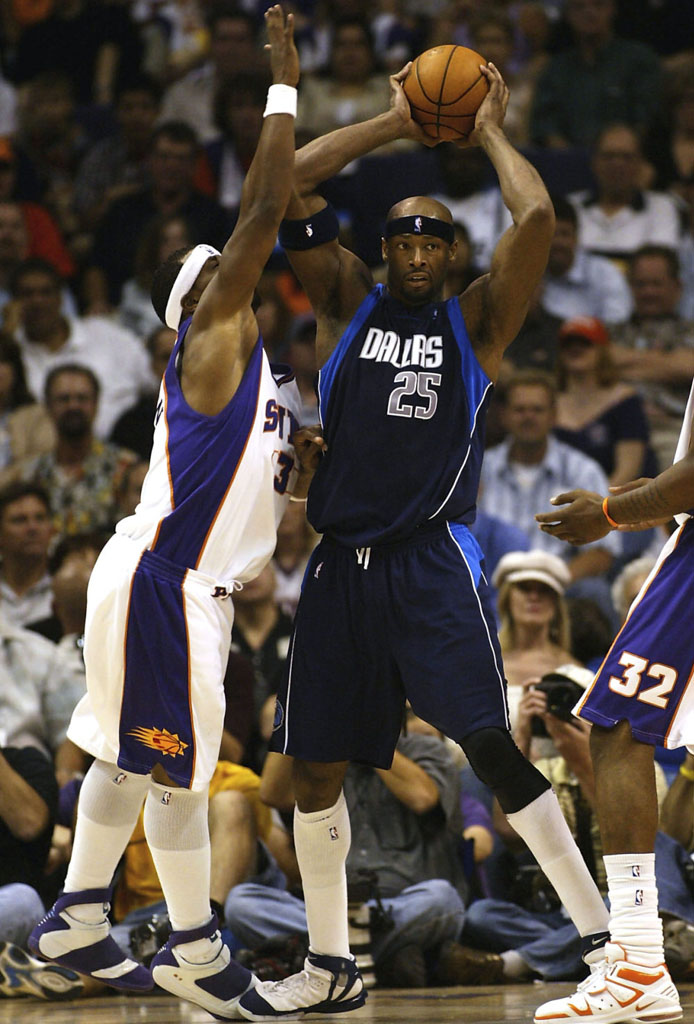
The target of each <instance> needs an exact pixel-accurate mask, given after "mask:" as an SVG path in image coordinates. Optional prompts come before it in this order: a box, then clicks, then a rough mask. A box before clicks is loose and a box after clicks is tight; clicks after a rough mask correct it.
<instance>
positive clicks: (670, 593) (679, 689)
mask: <svg viewBox="0 0 694 1024" xmlns="http://www.w3.org/2000/svg"><path fill="white" fill-rule="evenodd" d="M693 597H694V520H692V519H690V520H688V522H687V523H686V524H685V526H684V528H683V529H682V532H681V534H680V536H679V540H678V543H677V545H676V547H675V548H674V549H673V551H671V552H670V554H669V555H668V556H667V558H665V559H664V560H663V562H662V564H661V565H660V567H659V569H658V572H657V574H656V576H654V577H653V579H652V580H651V583H650V586H649V587H648V590H647V591H646V593H645V594H644V595H643V597H642V598H641V600H640V601H639V603H638V605H636V607H635V608H634V610H633V612H632V613H631V615H630V616H629V618H628V619H627V621H626V623H625V624H624V626H623V627H622V630H621V632H620V633H619V634H618V636H617V638H616V640H615V642H614V644H613V645H612V648H611V650H610V651H609V653H608V655H607V658H606V659H605V662H604V664H603V665H602V667H601V669H600V671H599V673H598V675H597V677H596V679H595V682H594V684H593V686H592V688H591V690H590V691H589V694H588V696H587V698H586V699H585V703H584V704H583V706H582V708H581V710H580V717H581V718H585V719H587V720H588V721H589V722H594V723H595V724H596V725H605V726H612V725H614V724H616V723H617V722H619V721H621V720H622V719H626V720H627V721H628V722H629V723H630V724H631V729H632V733H633V735H634V736H635V738H636V739H639V740H641V741H642V742H644V743H652V744H658V745H665V739H666V737H667V734H668V730H669V729H670V725H671V722H672V719H673V717H674V715H675V712H676V711H677V708H678V706H679V703H680V701H681V699H682V696H683V694H684V691H685V689H686V688H687V684H688V682H689V679H690V676H691V675H692V669H693V668H694V638H693V636H692V626H691V610H692V598H693ZM628 655H632V656H634V657H635V658H640V659H643V661H644V662H645V663H646V666H645V667H643V662H640V663H637V665H636V669H635V670H633V671H639V670H640V669H641V668H643V671H642V672H641V676H640V681H639V683H638V688H635V692H634V693H633V695H632V696H625V695H624V694H623V693H620V692H615V685H616V686H619V683H617V684H615V683H614V682H613V684H612V686H610V679H611V678H613V677H615V678H617V679H619V680H623V679H626V678H627V666H625V665H624V664H620V658H623V659H624V660H626V658H627V656H628ZM658 666H665V667H667V668H670V669H674V671H675V672H676V674H677V675H676V681H675V683H674V686H673V687H672V688H671V689H670V690H669V692H667V693H665V692H664V691H663V690H662V683H663V675H662V673H661V672H660V670H659V668H658ZM633 671H632V678H634V679H635V675H634V674H633ZM649 672H650V674H649ZM665 678H666V679H667V678H672V677H671V675H670V673H666V675H665ZM655 688H658V690H659V691H660V693H661V694H662V696H661V697H660V700H661V702H665V703H666V707H664V708H662V707H657V706H654V705H653V703H649V699H650V700H651V701H652V700H653V699H656V700H657V699H658V693H657V692H656V689H655ZM654 694H655V698H654Z"/></svg>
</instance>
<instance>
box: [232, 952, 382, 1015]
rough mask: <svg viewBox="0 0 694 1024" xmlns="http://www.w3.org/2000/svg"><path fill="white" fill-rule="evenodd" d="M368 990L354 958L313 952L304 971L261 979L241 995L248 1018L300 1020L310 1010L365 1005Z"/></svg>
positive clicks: (340, 1010) (333, 1010)
mask: <svg viewBox="0 0 694 1024" xmlns="http://www.w3.org/2000/svg"><path fill="white" fill-rule="evenodd" d="M365 1000H366V990H365V989H364V984H363V982H362V978H361V974H360V973H359V968H358V967H357V965H356V962H355V960H354V958H353V957H341V956H324V955H322V954H320V953H314V952H312V951H311V952H309V954H308V956H307V957H306V960H305V961H304V969H303V971H299V973H298V974H292V975H291V976H290V977H289V978H285V979H284V981H261V982H259V983H258V984H257V985H256V987H255V988H254V989H251V991H249V992H246V993H245V995H243V996H241V999H240V1000H239V1003H238V1010H239V1011H240V1012H241V1014H242V1015H243V1016H244V1017H245V1018H246V1019H247V1020H255V1021H272V1020H277V1018H278V1017H284V1019H285V1020H300V1019H301V1018H302V1017H303V1016H304V1015H305V1014H307V1013H320V1014H326V1013H328V1014H330V1013H345V1012H346V1011H347V1010H355V1009H356V1008H357V1007H358V1006H363V1005H364V1002H365Z"/></svg>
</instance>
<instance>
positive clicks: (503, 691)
mask: <svg viewBox="0 0 694 1024" xmlns="http://www.w3.org/2000/svg"><path fill="white" fill-rule="evenodd" d="M446 529H447V530H448V533H449V535H450V538H451V540H452V541H453V543H454V544H455V546H456V547H457V549H458V551H459V552H460V557H461V558H462V560H463V562H464V563H465V568H466V569H467V571H468V572H469V573H470V582H471V583H472V589H473V591H474V594H475V597H476V598H477V604H478V607H479V610H480V618H481V619H482V622H483V623H484V629H485V632H486V634H487V640H488V641H489V647H490V650H491V652H492V658H493V659H494V668H495V669H496V674H497V676H498V678H499V684H500V686H501V697H502V700H503V702H504V717H505V719H506V728H507V729H509V730H510V729H511V720H510V719H509V716H508V703H507V701H506V688H505V686H504V677H503V675H502V674H501V671H500V670H499V663H498V662H497V660H496V651H495V650H494V644H493V643H492V638H491V634H490V632H489V625H488V624H487V620H486V618H485V617H484V612H483V611H482V602H481V601H480V596H479V594H478V593H477V587H476V586H475V577H474V576H473V575H472V569H471V568H470V565H469V563H468V560H467V558H466V557H465V552H464V551H463V549H462V548H461V546H460V544H459V543H458V541H457V540H456V539H455V537H454V536H453V531H452V530H451V524H450V523H446Z"/></svg>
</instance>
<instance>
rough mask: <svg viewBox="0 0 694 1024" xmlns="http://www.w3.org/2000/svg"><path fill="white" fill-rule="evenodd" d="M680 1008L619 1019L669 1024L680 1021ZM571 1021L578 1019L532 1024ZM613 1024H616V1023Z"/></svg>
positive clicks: (632, 1023)
mask: <svg viewBox="0 0 694 1024" xmlns="http://www.w3.org/2000/svg"><path fill="white" fill-rule="evenodd" d="M682 1016H683V1014H682V1008H681V1007H673V1008H672V1009H671V1010H664V1009H663V1010H655V1009H654V1010H652V1011H651V1012H650V1013H649V1011H648V1010H644V1012H643V1013H641V1014H639V1015H638V1017H623V1018H620V1019H621V1021H622V1022H623V1024H670V1022H671V1021H676V1020H682ZM567 1020H572V1021H575V1022H578V1020H579V1018H578V1017H576V1018H567V1017H566V1016H562V1017H559V1016H557V1017H555V1018H548V1017H543V1018H540V1020H538V1019H537V1018H536V1017H534V1018H533V1024H559V1022H560V1021H561V1022H565V1021H567ZM614 1024H618V1022H617V1021H615V1022H614Z"/></svg>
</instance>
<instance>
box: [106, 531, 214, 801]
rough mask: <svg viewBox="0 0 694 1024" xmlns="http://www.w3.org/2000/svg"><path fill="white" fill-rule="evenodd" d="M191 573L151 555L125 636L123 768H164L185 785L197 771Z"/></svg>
mask: <svg viewBox="0 0 694 1024" xmlns="http://www.w3.org/2000/svg"><path fill="white" fill-rule="evenodd" d="M184 576H185V570H180V571H176V570H175V569H174V568H173V567H172V566H171V565H170V564H169V563H166V562H164V560H163V559H161V558H158V557H157V556H156V555H155V554H153V553H152V552H150V551H145V552H144V554H143V556H142V558H141V560H140V564H139V566H138V568H137V571H136V572H135V574H134V577H133V583H132V590H131V595H130V608H129V612H128V622H127V625H126V638H125V684H124V690H123V701H122V705H121V717H120V725H119V742H120V755H119V758H118V764H119V766H120V767H121V768H125V769H127V770H128V771H133V772H138V773H139V774H142V773H144V772H150V771H151V770H152V767H153V766H154V765H155V764H161V765H162V767H163V768H164V769H165V770H166V772H167V774H168V775H169V776H170V777H171V778H172V779H174V780H175V781H176V782H178V783H179V784H180V785H181V786H185V787H190V784H191V781H192V777H193V772H194V768H195V735H194V732H193V723H192V720H191V709H190V693H189V669H190V659H189V651H188V633H187V626H186V619H185V606H184V600H185V599H184V596H183V591H182V589H181V587H182V583H183V578H184Z"/></svg>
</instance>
